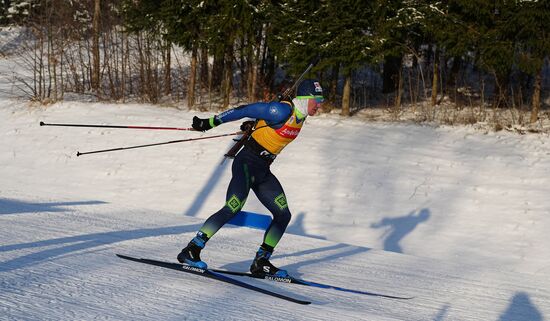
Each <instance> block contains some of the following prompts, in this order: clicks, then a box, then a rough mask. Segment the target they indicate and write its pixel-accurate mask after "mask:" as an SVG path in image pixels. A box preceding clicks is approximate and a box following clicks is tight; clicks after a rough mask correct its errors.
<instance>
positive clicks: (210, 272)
mask: <svg viewBox="0 0 550 321" xmlns="http://www.w3.org/2000/svg"><path fill="white" fill-rule="evenodd" d="M116 256H118V257H119V258H122V259H125V260H130V261H133V262H139V263H145V264H149V265H154V266H159V267H163V268H168V269H172V270H176V271H181V272H187V273H191V274H194V275H200V276H204V277H207V278H210V279H214V280H218V281H221V282H225V283H229V284H233V285H236V286H240V287H242V288H245V289H248V290H252V291H255V292H259V293H263V294H266V295H269V296H272V297H276V298H279V299H283V300H286V301H290V302H294V303H298V304H311V302H310V301H304V300H299V299H295V298H292V297H289V296H286V295H283V294H280V293H277V292H273V291H269V290H266V289H262V288H259V287H256V286H254V285H251V284H248V283H245V282H242V281H239V280H236V279H233V278H230V277H228V276H226V275H223V274H220V273H217V272H215V271H213V270H210V269H206V270H204V269H199V268H196V267H192V266H189V265H184V264H179V263H172V262H164V261H157V260H151V259H143V258H136V257H132V256H127V255H122V254H117V255H116Z"/></svg>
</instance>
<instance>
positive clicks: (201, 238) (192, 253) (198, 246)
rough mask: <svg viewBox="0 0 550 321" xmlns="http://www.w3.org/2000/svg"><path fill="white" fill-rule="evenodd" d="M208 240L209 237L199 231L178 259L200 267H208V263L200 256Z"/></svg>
mask: <svg viewBox="0 0 550 321" xmlns="http://www.w3.org/2000/svg"><path fill="white" fill-rule="evenodd" d="M206 241H208V237H206V235H205V234H204V233H202V232H198V233H197V236H195V237H194V238H193V239H192V240H191V242H189V244H187V246H186V247H184V248H183V250H181V253H180V254H178V261H179V262H180V263H185V264H187V265H189V266H193V267H196V268H199V269H206V268H207V267H208V265H207V264H206V263H205V262H203V261H201V257H200V254H201V250H202V249H203V248H204V246H205V244H206Z"/></svg>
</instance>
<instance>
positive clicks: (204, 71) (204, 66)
mask: <svg viewBox="0 0 550 321" xmlns="http://www.w3.org/2000/svg"><path fill="white" fill-rule="evenodd" d="M200 66H201V71H200V78H201V88H207V87H208V48H207V47H206V46H205V45H203V46H202V47H201V55H200Z"/></svg>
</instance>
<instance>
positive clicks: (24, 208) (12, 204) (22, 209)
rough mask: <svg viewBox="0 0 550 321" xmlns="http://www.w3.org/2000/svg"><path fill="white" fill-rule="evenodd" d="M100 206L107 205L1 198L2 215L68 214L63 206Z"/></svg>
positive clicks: (96, 202) (86, 202)
mask: <svg viewBox="0 0 550 321" xmlns="http://www.w3.org/2000/svg"><path fill="white" fill-rule="evenodd" d="M100 204H107V203H106V202H103V201H81V202H52V203H28V202H22V201H18V200H13V199H7V198H0V215H5V214H23V213H37V212H66V211H67V209H65V208H63V206H76V205H100Z"/></svg>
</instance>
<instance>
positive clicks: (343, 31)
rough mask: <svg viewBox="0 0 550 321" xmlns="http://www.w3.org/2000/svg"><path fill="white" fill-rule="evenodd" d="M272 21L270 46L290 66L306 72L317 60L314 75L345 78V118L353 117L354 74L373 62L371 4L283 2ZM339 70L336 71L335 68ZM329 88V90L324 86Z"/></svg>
mask: <svg viewBox="0 0 550 321" xmlns="http://www.w3.org/2000/svg"><path fill="white" fill-rule="evenodd" d="M278 6H279V7H280V10H278V12H280V15H278V16H276V19H273V21H272V24H273V32H274V33H275V34H276V35H277V36H276V37H272V38H271V42H270V44H271V45H272V47H273V48H274V49H275V50H276V52H277V53H278V54H279V55H280V56H281V57H282V58H283V59H284V60H285V61H286V62H287V63H288V64H289V65H290V66H291V68H290V69H289V71H290V72H291V73H293V72H294V73H298V72H299V71H301V70H303V69H304V68H305V66H306V65H307V64H309V62H310V61H312V60H313V59H314V58H315V57H316V56H319V57H320V58H321V60H320V63H319V64H318V65H317V67H316V68H314V70H313V72H316V71H317V72H318V71H321V70H326V69H333V68H336V70H338V72H341V73H342V74H343V76H344V78H345V82H344V93H343V97H342V106H341V107H342V114H343V115H349V114H350V100H351V99H350V96H351V87H352V73H353V71H354V70H356V69H357V68H359V67H361V66H363V65H364V64H365V63H368V62H372V61H373V60H374V54H373V52H372V48H373V46H374V44H375V41H374V34H373V30H372V18H371V17H372V12H373V7H372V5H371V4H370V3H369V2H368V1H352V0H341V1H338V0H325V1H286V2H285V1H282V2H281V3H279V4H278ZM336 66H337V67H336ZM325 87H326V86H325Z"/></svg>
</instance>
